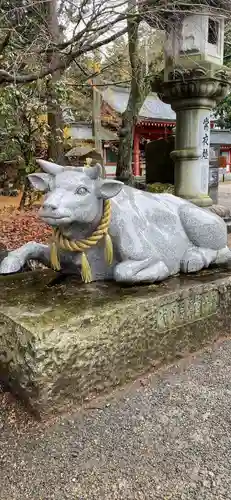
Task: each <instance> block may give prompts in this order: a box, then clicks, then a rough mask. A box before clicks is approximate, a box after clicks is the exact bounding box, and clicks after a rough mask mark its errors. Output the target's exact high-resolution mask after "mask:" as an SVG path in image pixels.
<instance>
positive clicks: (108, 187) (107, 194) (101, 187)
mask: <svg viewBox="0 0 231 500" xmlns="http://www.w3.org/2000/svg"><path fill="white" fill-rule="evenodd" d="M122 187H123V182H120V181H114V180H111V179H102V180H100V181H99V182H98V186H97V196H98V198H103V200H108V198H113V197H114V196H116V195H117V194H118V193H119V192H120V191H121V189H122Z"/></svg>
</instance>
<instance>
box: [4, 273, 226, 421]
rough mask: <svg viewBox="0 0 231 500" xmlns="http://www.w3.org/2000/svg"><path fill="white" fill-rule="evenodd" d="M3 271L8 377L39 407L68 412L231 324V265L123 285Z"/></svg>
mask: <svg viewBox="0 0 231 500" xmlns="http://www.w3.org/2000/svg"><path fill="white" fill-rule="evenodd" d="M55 276H56V275H55V274H54V273H52V272H50V271H47V272H44V271H36V272H28V273H22V274H18V275H14V276H8V277H1V278H0V337H1V342H0V380H1V382H3V383H4V384H6V385H7V386H8V387H9V388H10V390H11V391H12V392H14V393H16V394H17V395H18V396H19V397H20V398H21V399H22V400H23V401H24V402H25V403H27V405H28V406H29V407H30V408H31V409H33V410H34V411H35V412H36V413H37V414H40V415H42V414H45V413H48V412H55V411H63V410H66V409H67V408H68V407H71V405H73V404H76V403H80V402H81V401H82V400H83V399H84V398H86V397H88V396H89V395H91V394H94V393H98V392H99V391H102V390H106V389H108V388H109V387H113V386H116V385H118V384H122V383H124V382H126V381H128V380H129V379H132V378H134V377H136V376H137V375H139V374H141V373H142V372H144V371H145V370H148V369H150V368H151V367H153V366H158V365H160V364H161V363H164V362H167V361H170V360H173V359H176V358H178V357H182V356H185V355H187V354H188V353H189V352H192V351H194V350H197V349H199V348H201V347H202V346H203V345H204V344H205V343H207V342H208V341H211V340H213V339H216V338H217V337H218V336H219V335H227V334H228V335H229V334H230V331H231V313H230V311H231V308H230V305H231V271H230V270H218V269H215V270H209V271H204V272H202V273H200V274H197V275H195V276H181V277H176V278H172V279H169V280H167V281H165V282H164V283H161V284H159V285H151V286H143V287H142V286H141V287H131V288H128V287H126V288H122V287H119V286H118V285H116V284H113V283H92V284H90V285H83V284H82V283H80V282H78V281H77V280H76V279H75V278H68V279H67V280H66V281H60V282H58V280H56V283H55V282H53V280H54V277H55Z"/></svg>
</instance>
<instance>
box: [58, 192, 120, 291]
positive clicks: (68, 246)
mask: <svg viewBox="0 0 231 500" xmlns="http://www.w3.org/2000/svg"><path fill="white" fill-rule="evenodd" d="M110 220H111V202H110V200H106V201H105V203H104V212H103V216H102V219H101V221H100V223H99V225H98V227H97V228H96V230H95V231H94V232H93V233H92V235H91V236H89V237H88V238H86V239H83V240H78V241H74V240H69V239H68V238H67V237H66V236H64V235H63V234H62V233H61V232H60V230H59V229H54V231H53V241H52V243H51V249H50V259H51V265H52V267H53V269H54V270H55V271H60V269H61V266H60V261H59V256H58V249H59V248H62V249H63V250H66V251H69V252H81V254H82V255H81V276H82V280H83V281H84V282H85V283H90V282H91V281H92V279H93V278H92V272H91V266H90V264H89V261H88V258H87V256H86V253H85V251H86V250H89V249H90V248H92V247H94V246H95V245H97V243H98V242H99V241H100V240H101V239H102V238H105V250H104V255H105V260H106V262H107V264H108V265H109V266H110V265H111V264H112V262H113V244H112V240H111V237H110V235H109V234H108V228H109V225H110Z"/></svg>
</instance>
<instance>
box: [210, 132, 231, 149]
mask: <svg viewBox="0 0 231 500" xmlns="http://www.w3.org/2000/svg"><path fill="white" fill-rule="evenodd" d="M210 144H214V146H215V145H224V146H225V145H231V132H230V130H214V129H212V130H211V132H210Z"/></svg>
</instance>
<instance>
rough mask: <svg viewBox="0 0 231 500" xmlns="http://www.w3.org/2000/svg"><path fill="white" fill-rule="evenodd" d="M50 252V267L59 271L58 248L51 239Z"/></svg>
mask: <svg viewBox="0 0 231 500" xmlns="http://www.w3.org/2000/svg"><path fill="white" fill-rule="evenodd" d="M50 252H51V253H50V259H51V265H52V268H53V269H54V271H60V269H61V266H60V262H59V256H58V249H57V245H56V242H55V241H53V242H52V243H51V250H50Z"/></svg>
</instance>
